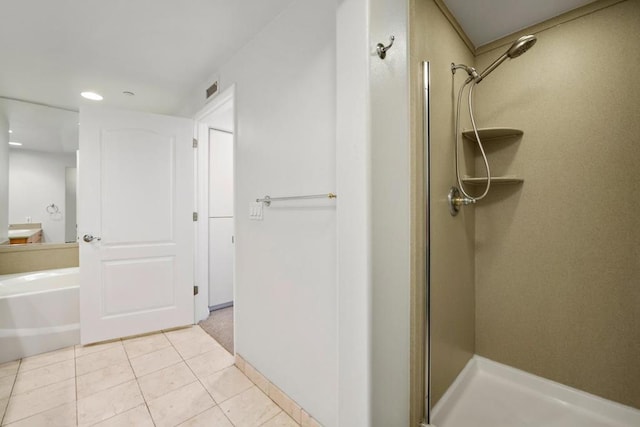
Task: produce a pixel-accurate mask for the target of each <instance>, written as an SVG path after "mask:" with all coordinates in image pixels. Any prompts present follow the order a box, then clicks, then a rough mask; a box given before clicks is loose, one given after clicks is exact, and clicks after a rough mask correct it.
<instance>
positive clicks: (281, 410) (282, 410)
mask: <svg viewBox="0 0 640 427" xmlns="http://www.w3.org/2000/svg"><path fill="white" fill-rule="evenodd" d="M258 390H259V389H258ZM267 397H269V396H267ZM269 398H270V397H269ZM270 399H271V398H270ZM272 402H273V400H272ZM273 403H276V402H273ZM276 406H277V407H278V408H280V406H279V405H278V404H277V403H276ZM282 413H284V414H286V415H287V417H289V414H287V413H286V412H285V410H284V409H282V408H280V412H278V413H277V414H275V415H274V416H273V417H271V418H269V419H268V420H266V421H265V422H263V423H262V424H260V426H263V425H265V424H266V423H268V422H269V421H271V420H272V419H274V418H275V417H277V416H278V415H280V414H282ZM289 418H291V417H289ZM291 419H292V420H293V418H291ZM293 422H294V423H296V424H298V423H297V422H296V421H295V420H293ZM298 425H299V424H298ZM260 426H258V427H260Z"/></svg>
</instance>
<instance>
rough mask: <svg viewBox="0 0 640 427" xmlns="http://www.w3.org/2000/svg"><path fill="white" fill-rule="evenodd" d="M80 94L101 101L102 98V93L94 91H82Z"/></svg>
mask: <svg viewBox="0 0 640 427" xmlns="http://www.w3.org/2000/svg"><path fill="white" fill-rule="evenodd" d="M80 95H82V97H83V98H87V99H90V100H92V101H102V99H103V98H102V95H100V94H98V93H95V92H82V93H81V94H80Z"/></svg>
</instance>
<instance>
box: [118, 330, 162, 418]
mask: <svg viewBox="0 0 640 427" xmlns="http://www.w3.org/2000/svg"><path fill="white" fill-rule="evenodd" d="M121 341H122V340H121ZM122 347H123V348H124V354H125V356H127V363H129V368H131V372H133V379H134V381H135V382H136V385H137V386H138V391H139V392H140V396H142V401H143V402H144V407H145V408H147V413H148V414H149V418H150V419H151V422H152V423H153V425H154V426H155V425H156V420H154V419H153V415H151V410H150V409H149V402H147V398H146V397H145V396H144V393H143V392H142V388H141V387H140V383H139V382H138V375H137V374H136V371H134V370H133V365H132V364H131V359H130V358H129V353H127V348H126V347H125V345H124V343H123V344H122ZM114 416H115V415H114Z"/></svg>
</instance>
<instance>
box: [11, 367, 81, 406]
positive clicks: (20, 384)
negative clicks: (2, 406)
mask: <svg viewBox="0 0 640 427" xmlns="http://www.w3.org/2000/svg"><path fill="white" fill-rule="evenodd" d="M75 376H76V364H75V360H74V359H70V360H65V361H63V362H59V363H54V364H52V365H47V366H43V367H42V368H37V369H31V370H29V371H25V372H20V373H19V374H18V377H17V378H16V383H15V385H14V386H13V392H12V394H13V395H18V394H23V393H27V392H29V391H31V390H35V389H37V388H40V387H44V386H47V385H49V384H55V383H58V382H60V381H64V380H68V379H69V378H74V377H75ZM1 381H2V380H0V382H1ZM0 397H2V396H0Z"/></svg>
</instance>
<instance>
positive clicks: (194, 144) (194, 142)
mask: <svg viewBox="0 0 640 427" xmlns="http://www.w3.org/2000/svg"><path fill="white" fill-rule="evenodd" d="M193 148H198V140H197V139H195V138H193Z"/></svg>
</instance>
